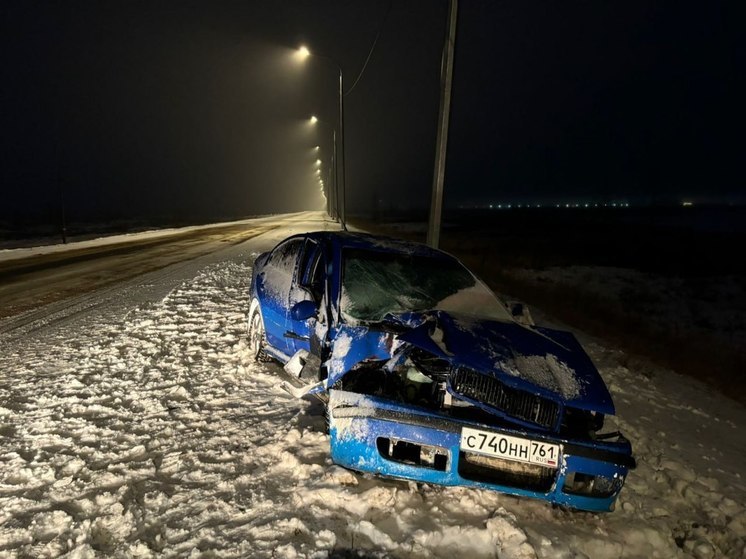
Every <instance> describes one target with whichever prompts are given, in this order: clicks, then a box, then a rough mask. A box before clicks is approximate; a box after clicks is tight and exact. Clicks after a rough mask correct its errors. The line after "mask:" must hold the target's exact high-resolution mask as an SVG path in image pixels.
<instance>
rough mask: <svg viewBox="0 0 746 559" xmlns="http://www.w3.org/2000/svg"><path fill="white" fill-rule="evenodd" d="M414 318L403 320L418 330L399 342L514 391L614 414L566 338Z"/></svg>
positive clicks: (438, 315) (497, 325) (579, 351)
mask: <svg viewBox="0 0 746 559" xmlns="http://www.w3.org/2000/svg"><path fill="white" fill-rule="evenodd" d="M418 314H420V317H417V316H416V315H415V314H412V315H410V316H408V317H404V316H403V317H402V318H405V319H406V320H407V321H408V322H409V323H410V324H412V323H416V322H420V324H418V325H417V326H415V327H414V328H412V329H411V330H409V331H407V332H405V333H403V334H400V335H399V339H400V340H402V341H404V342H407V343H410V344H412V345H415V346H417V347H419V348H421V349H423V350H425V351H429V352H431V353H434V354H435V355H438V356H440V357H442V358H444V359H447V360H449V361H450V362H451V363H452V364H453V365H455V366H457V367H459V366H461V367H467V368H469V369H472V370H474V371H477V372H479V373H482V374H485V375H489V376H493V377H495V378H498V379H499V380H500V381H501V382H504V383H505V384H507V385H510V386H514V387H515V388H519V389H521V390H526V391H530V392H534V393H536V394H540V395H543V396H548V397H550V398H552V399H559V400H561V401H563V402H564V403H565V404H566V405H569V406H572V407H576V408H580V409H587V410H593V411H599V412H601V413H605V414H613V413H614V404H613V403H612V400H611V395H610V394H609V391H608V389H607V388H606V384H605V383H604V381H603V379H602V378H601V376H600V375H599V373H598V370H597V369H596V367H595V366H594V365H593V363H592V362H591V360H590V358H589V357H588V355H587V354H586V353H585V351H584V350H583V348H582V347H581V345H580V344H579V343H578V341H577V339H575V336H573V335H572V334H571V333H569V332H564V331H560V330H552V329H549V328H539V327H527V326H523V325H521V324H518V323H515V322H500V321H491V320H480V319H476V318H471V317H457V316H452V315H450V314H448V313H445V312H442V311H432V312H428V313H418Z"/></svg>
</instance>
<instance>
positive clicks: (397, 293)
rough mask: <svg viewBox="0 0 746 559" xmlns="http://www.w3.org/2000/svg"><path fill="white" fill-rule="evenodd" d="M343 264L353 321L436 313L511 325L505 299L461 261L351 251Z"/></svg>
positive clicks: (346, 305) (345, 302)
mask: <svg viewBox="0 0 746 559" xmlns="http://www.w3.org/2000/svg"><path fill="white" fill-rule="evenodd" d="M342 261H343V263H342V300H341V310H342V315H343V317H344V319H345V320H347V321H364V322H377V321H380V320H382V319H383V317H384V316H386V315H387V314H389V313H391V314H397V313H402V312H406V311H424V310H430V309H440V310H444V311H449V312H453V313H456V314H466V315H470V316H476V317H481V318H486V319H490V320H510V315H509V314H508V311H507V310H506V309H505V306H504V305H503V304H502V303H501V302H500V300H499V299H498V298H497V297H496V296H495V295H494V294H493V293H492V292H491V291H490V290H489V289H488V288H487V287H486V286H485V285H484V284H483V283H482V282H480V281H479V280H478V279H476V278H475V277H474V276H473V275H472V274H471V273H470V272H469V271H468V270H467V269H466V268H464V267H463V266H462V265H461V264H460V263H459V262H458V261H456V260H451V259H448V258H432V257H426V256H417V255H411V254H402V253H391V252H381V251H374V250H362V249H347V250H345V251H343V253H342Z"/></svg>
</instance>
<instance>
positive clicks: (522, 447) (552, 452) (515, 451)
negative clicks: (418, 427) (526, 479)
mask: <svg viewBox="0 0 746 559" xmlns="http://www.w3.org/2000/svg"><path fill="white" fill-rule="evenodd" d="M460 447H461V450H466V451H469V452H475V453H477V454H483V455H485V456H494V457H497V458H504V459H505V460H514V461H516V462H528V463H529V464H540V465H541V466H546V467H549V468H556V467H557V466H558V463H559V453H560V446H559V445H557V444H552V443H546V442H543V441H534V440H531V439H524V438H521V437H511V436H509V435H503V434H501V433H491V432H489V431H480V430H479V429H472V428H470V427H464V428H463V429H462V430H461V445H460Z"/></svg>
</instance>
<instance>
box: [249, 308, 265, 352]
mask: <svg viewBox="0 0 746 559" xmlns="http://www.w3.org/2000/svg"><path fill="white" fill-rule="evenodd" d="M247 333H248V336H249V354H250V355H251V358H252V359H253V360H254V361H259V362H261V363H266V362H267V361H270V357H269V355H267V352H266V351H265V350H264V347H265V345H266V344H267V340H266V338H265V335H264V319H263V318H262V311H261V310H260V308H259V305H256V308H255V309H254V312H253V313H251V316H250V317H249V322H248V328H247Z"/></svg>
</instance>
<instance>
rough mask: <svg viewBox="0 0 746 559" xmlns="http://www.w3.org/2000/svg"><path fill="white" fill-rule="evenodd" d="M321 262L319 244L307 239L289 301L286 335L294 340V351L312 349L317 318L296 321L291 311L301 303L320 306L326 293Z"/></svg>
mask: <svg viewBox="0 0 746 559" xmlns="http://www.w3.org/2000/svg"><path fill="white" fill-rule="evenodd" d="M321 261H322V251H321V246H320V245H319V243H318V242H317V241H316V240H314V239H306V243H305V246H304V247H303V253H302V255H301V257H300V260H299V265H298V269H297V270H296V277H295V282H294V284H293V288H292V289H291V290H290V294H289V295H290V299H289V301H288V315H287V322H286V327H287V334H286V335H287V336H288V337H290V338H291V339H292V341H293V349H294V351H298V350H301V349H305V350H307V351H311V349H312V348H311V340H312V335H313V333H314V329H315V326H316V322H317V317H312V318H309V319H304V320H295V319H293V317H292V315H291V314H290V312H289V310H290V309H292V308H293V306H294V305H295V304H297V303H299V302H300V301H313V302H314V303H315V304H316V306H317V308H318V307H319V306H320V304H321V300H322V298H323V293H324V283H323V282H324V273H323V272H324V270H323V264H322V263H321Z"/></svg>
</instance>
